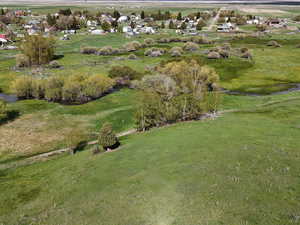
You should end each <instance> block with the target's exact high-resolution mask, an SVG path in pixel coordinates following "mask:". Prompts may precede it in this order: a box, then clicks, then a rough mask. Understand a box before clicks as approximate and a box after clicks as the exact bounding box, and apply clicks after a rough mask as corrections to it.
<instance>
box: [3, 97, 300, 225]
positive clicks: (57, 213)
mask: <svg viewBox="0 0 300 225" xmlns="http://www.w3.org/2000/svg"><path fill="white" fill-rule="evenodd" d="M279 98H281V97H279ZM246 99H247V98H246ZM265 100H266V99H265ZM269 100H270V99H269ZM278 100H280V99H278ZM259 101H262V99H261V100H259ZM228 102H230V104H232V105H234V104H235V103H234V101H228ZM239 102H242V101H239ZM249 102H251V99H250V97H249V99H248V100H247V101H243V104H244V106H245V108H248V107H246V106H247V105H249ZM261 103H262V102H261ZM299 121H300V100H299V98H294V100H293V99H292V98H290V99H289V100H285V101H277V102H274V101H273V103H272V102H269V104H266V105H265V106H260V107H255V108H254V107H251V109H249V110H244V111H242V112H239V113H226V114H223V115H222V116H220V117H219V118H217V119H214V120H206V121H195V122H188V123H181V124H177V125H174V126H169V127H165V128H160V129H153V130H151V131H150V132H147V133H142V134H136V135H132V136H129V137H126V138H123V139H122V140H121V142H122V147H121V149H120V150H119V151H117V152H111V153H105V154H100V155H96V156H93V155H92V154H91V151H89V150H87V151H83V152H80V153H78V154H76V155H74V156H62V157H60V158H59V159H56V160H50V161H48V162H43V163H36V164H34V165H31V166H27V167H22V168H18V169H15V170H8V171H2V172H1V176H0V182H1V186H0V201H1V202H2V203H3V204H1V206H0V221H2V222H3V224H10V225H13V224H89V225H91V224H97V225H99V224H103V225H138V224H139V225H140V224H143V225H146V224H153V225H154V224H155V225H157V224H163V225H170V224H172V225H175V224H176V225H191V224H233V225H241V224H247V225H252V224H264V225H273V224H298V223H299V222H300V221H299V218H298V217H299V210H300V204H299V198H300V188H299V183H300V177H299V174H300V164H299V159H300V149H299V146H300V139H299V137H300V123H299ZM182 140H184V141H182Z"/></svg>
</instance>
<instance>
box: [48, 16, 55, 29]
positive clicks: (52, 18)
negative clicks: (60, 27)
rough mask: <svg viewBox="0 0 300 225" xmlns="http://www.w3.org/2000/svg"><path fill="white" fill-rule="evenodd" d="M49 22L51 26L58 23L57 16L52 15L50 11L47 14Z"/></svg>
mask: <svg viewBox="0 0 300 225" xmlns="http://www.w3.org/2000/svg"><path fill="white" fill-rule="evenodd" d="M47 23H48V25H49V26H54V25H55V24H56V18H55V16H51V14H50V13H48V14H47Z"/></svg>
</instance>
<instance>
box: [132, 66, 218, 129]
mask: <svg viewBox="0 0 300 225" xmlns="http://www.w3.org/2000/svg"><path fill="white" fill-rule="evenodd" d="M157 72H158V73H159V74H158V75H151V76H145V77H144V78H143V79H142V80H141V81H140V82H139V83H138V84H137V87H138V89H139V90H140V98H139V100H138V107H137V108H138V110H137V112H136V125H137V129H138V130H146V129H148V128H150V127H154V126H161V125H165V124H168V123H173V122H177V121H183V120H193V119H198V118H199V117H200V116H201V115H203V114H204V113H207V112H214V111H216V110H217V104H218V100H219V98H218V93H219V92H218V91H217V90H218V85H217V83H218V81H219V76H218V75H217V74H216V72H215V71H214V70H213V69H212V68H210V67H208V66H202V65H199V64H198V63H197V62H196V61H194V60H192V61H190V62H187V61H179V62H176V61H175V62H170V63H167V64H166V65H164V66H162V67H160V68H158V70H157Z"/></svg>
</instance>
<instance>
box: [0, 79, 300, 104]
mask: <svg viewBox="0 0 300 225" xmlns="http://www.w3.org/2000/svg"><path fill="white" fill-rule="evenodd" d="M294 91H300V83H297V84H294V87H292V88H289V89H287V90H284V91H277V92H273V93H271V94H267V95H279V94H288V93H290V92H294ZM224 93H226V94H230V95H245V96H266V94H256V93H246V92H239V91H230V90H226V89H224ZM0 100H4V101H5V102H7V103H13V102H16V101H18V97H17V96H16V95H9V94H4V93H0Z"/></svg>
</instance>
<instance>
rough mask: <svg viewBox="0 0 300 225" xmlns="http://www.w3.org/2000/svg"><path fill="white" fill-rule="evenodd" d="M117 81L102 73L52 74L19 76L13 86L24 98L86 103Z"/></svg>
mask: <svg viewBox="0 0 300 225" xmlns="http://www.w3.org/2000/svg"><path fill="white" fill-rule="evenodd" d="M114 85H115V81H114V80H113V79H111V78H109V77H106V76H102V75H91V76H89V75H81V74H75V75H70V76H68V77H63V76H52V77H49V78H44V79H40V78H33V77H31V76H22V77H19V78H17V79H16V80H15V81H14V82H13V84H12V88H13V90H14V91H15V93H16V95H17V96H18V97H19V98H22V99H29V98H36V99H46V100H48V101H55V102H64V103H85V102H88V101H91V100H93V99H96V98H99V97H101V96H103V95H104V94H105V93H107V92H109V91H110V90H112V88H113V87H114Z"/></svg>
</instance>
